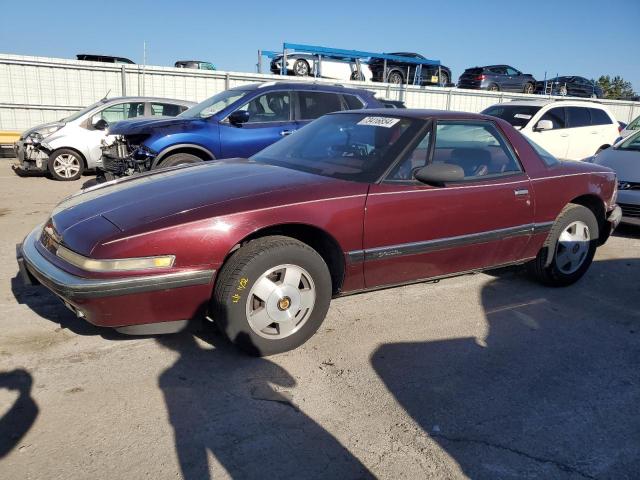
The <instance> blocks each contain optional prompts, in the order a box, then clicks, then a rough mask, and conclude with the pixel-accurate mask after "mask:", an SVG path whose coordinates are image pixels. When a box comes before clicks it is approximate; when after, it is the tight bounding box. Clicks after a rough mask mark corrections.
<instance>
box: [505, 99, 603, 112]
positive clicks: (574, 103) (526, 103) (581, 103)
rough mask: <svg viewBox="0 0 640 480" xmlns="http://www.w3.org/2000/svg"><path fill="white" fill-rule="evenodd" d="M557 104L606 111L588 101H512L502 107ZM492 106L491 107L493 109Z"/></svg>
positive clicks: (601, 106) (599, 105) (600, 105)
mask: <svg viewBox="0 0 640 480" xmlns="http://www.w3.org/2000/svg"><path fill="white" fill-rule="evenodd" d="M551 104H557V105H558V106H563V107H591V108H601V109H603V110H606V109H607V108H606V107H605V106H604V105H602V104H601V103H598V102H591V101H589V100H562V99H557V100H514V101H512V102H504V104H503V105H513V106H527V107H544V106H546V105H551ZM493 106H494V105H492V107H493Z"/></svg>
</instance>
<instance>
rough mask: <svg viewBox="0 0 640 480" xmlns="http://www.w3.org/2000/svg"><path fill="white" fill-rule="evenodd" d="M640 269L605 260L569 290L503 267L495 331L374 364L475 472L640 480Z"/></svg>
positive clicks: (428, 430) (496, 282) (381, 357)
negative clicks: (543, 285) (543, 283)
mask: <svg viewBox="0 0 640 480" xmlns="http://www.w3.org/2000/svg"><path fill="white" fill-rule="evenodd" d="M638 271H640V261H639V260H638V259H626V260H612V261H599V262H595V263H594V264H593V265H592V267H591V269H590V271H589V272H588V273H587V275H586V276H585V277H584V278H583V279H582V280H581V281H580V282H578V283H577V284H575V285H573V286H571V287H567V288H558V289H551V288H545V287H542V286H538V285H537V284H535V283H533V282H532V281H530V280H529V279H528V278H527V277H526V276H525V275H523V274H522V271H521V270H517V271H514V270H513V269H511V270H506V271H497V272H492V277H493V278H492V279H491V280H490V281H489V282H488V283H487V284H486V285H485V286H484V288H483V289H482V294H481V300H482V306H483V308H484V315H485V317H486V322H487V325H488V333H487V335H486V337H485V338H482V339H477V338H475V337H467V338H452V339H448V340H439V341H432V342H408V343H393V344H386V345H383V346H381V347H379V348H378V349H377V350H376V351H375V352H374V353H373V355H372V357H371V363H372V365H373V367H374V369H375V371H376V372H377V374H378V375H379V376H380V378H381V379H382V381H383V382H384V383H385V385H386V386H387V388H388V389H389V391H390V392H391V393H392V394H393V395H394V396H395V398H396V399H397V401H398V402H399V403H400V404H401V405H402V407H403V408H404V409H405V410H406V411H407V413H408V414H409V415H410V416H411V417H412V418H413V419H414V420H415V421H416V423H418V424H419V425H420V427H421V428H422V429H423V430H424V432H425V434H427V435H429V436H430V438H431V439H433V441H435V442H437V443H438V444H439V445H440V447H441V448H442V449H443V450H444V451H446V452H447V453H448V454H449V455H450V456H451V457H452V458H453V459H454V460H455V461H456V462H457V463H458V464H459V465H460V467H461V469H462V471H463V472H464V474H465V475H467V476H469V477H470V478H474V479H483V478H500V479H516V478H517V479H519V478H615V479H624V478H628V479H631V478H637V474H638V472H640V369H638V358H639V356H640V284H639V282H638ZM467 323H468V322H467Z"/></svg>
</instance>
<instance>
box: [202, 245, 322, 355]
mask: <svg viewBox="0 0 640 480" xmlns="http://www.w3.org/2000/svg"><path fill="white" fill-rule="evenodd" d="M331 293H332V286H331V275H330V273H329V268H328V267H327V264H326V263H325V261H324V260H323V259H322V257H321V256H320V255H319V254H318V252H316V251H315V250H314V249H312V248H311V247H309V246H308V245H306V244H304V243H302V242H300V241H298V240H295V239H293V238H290V237H285V236H269V237H263V238H259V239H257V240H254V241H251V242H249V243H248V244H246V245H245V246H243V247H241V248H240V249H238V250H237V251H236V252H235V253H234V254H233V255H232V256H231V258H230V259H229V260H228V261H227V263H225V265H224V266H223V267H222V269H221V271H220V274H219V275H218V278H217V280H216V284H215V288H214V292H213V298H212V305H211V311H212V313H213V319H214V321H215V322H216V325H217V326H218V327H219V329H220V330H221V331H222V332H223V333H224V334H225V335H226V336H227V337H228V338H229V339H230V340H231V341H232V342H233V343H235V344H236V345H237V346H238V347H240V348H241V349H242V350H244V351H245V352H247V353H249V354H251V355H255V356H265V355H272V354H275V353H281V352H286V351H288V350H292V349H294V348H296V347H299V346H300V345H302V344H303V343H304V342H306V341H307V340H308V339H309V338H311V336H312V335H313V334H314V333H315V332H316V330H318V328H319V327H320V325H321V324H322V322H323V320H324V318H325V316H326V314H327V311H328V309H329V303H330V301H331Z"/></svg>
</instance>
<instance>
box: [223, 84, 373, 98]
mask: <svg viewBox="0 0 640 480" xmlns="http://www.w3.org/2000/svg"><path fill="white" fill-rule="evenodd" d="M310 87H311V88H312V89H320V90H328V91H335V92H352V93H355V92H358V93H366V94H369V95H373V92H371V91H369V90H366V89H364V88H352V87H345V86H344V85H340V84H330V83H320V82H286V81H284V82H265V83H251V84H249V85H240V86H239V87H233V88H231V89H230V90H243V91H249V92H250V91H253V90H265V91H268V90H274V89H277V90H281V89H283V88H289V89H291V90H308V89H309V88H310Z"/></svg>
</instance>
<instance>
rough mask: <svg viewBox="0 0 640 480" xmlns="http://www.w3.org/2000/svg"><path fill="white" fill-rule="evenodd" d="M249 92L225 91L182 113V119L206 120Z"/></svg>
mask: <svg viewBox="0 0 640 480" xmlns="http://www.w3.org/2000/svg"><path fill="white" fill-rule="evenodd" d="M250 91H251V90H225V91H224V92H220V93H218V94H217V95H214V96H213V97H211V98H207V99H206V100H205V101H203V102H200V103H198V104H197V105H194V106H193V107H191V108H190V109H188V110H185V111H184V112H182V113H181V114H180V115H178V117H182V118H208V117H211V116H212V115H215V114H216V113H218V112H220V111H222V110H224V109H225V108H227V107H228V106H229V105H231V104H232V103H234V102H236V101H237V100H240V99H241V98H242V97H244V96H245V95H246V94H247V93H249V92H250Z"/></svg>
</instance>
